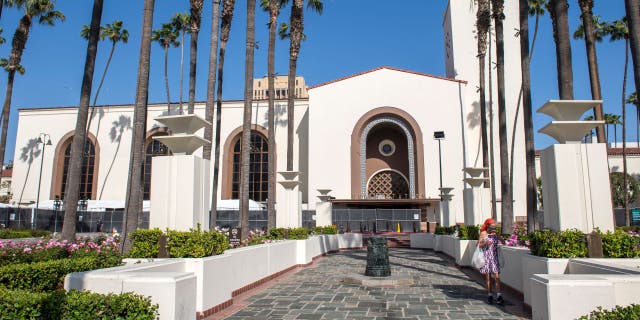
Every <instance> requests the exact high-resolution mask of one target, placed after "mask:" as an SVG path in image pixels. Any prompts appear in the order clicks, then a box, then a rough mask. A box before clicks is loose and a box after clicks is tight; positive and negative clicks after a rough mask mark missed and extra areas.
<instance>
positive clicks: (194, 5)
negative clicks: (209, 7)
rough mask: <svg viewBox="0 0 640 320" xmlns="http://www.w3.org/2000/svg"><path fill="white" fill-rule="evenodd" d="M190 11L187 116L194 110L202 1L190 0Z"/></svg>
mask: <svg viewBox="0 0 640 320" xmlns="http://www.w3.org/2000/svg"><path fill="white" fill-rule="evenodd" d="M190 3H191V11H190V13H189V17H190V23H189V25H190V26H191V37H190V40H191V41H190V42H191V45H190V48H189V105H188V106H187V109H188V112H189V114H192V113H193V111H194V108H195V98H196V71H197V68H196V65H197V60H198V33H200V22H201V20H202V5H203V3H204V0H190Z"/></svg>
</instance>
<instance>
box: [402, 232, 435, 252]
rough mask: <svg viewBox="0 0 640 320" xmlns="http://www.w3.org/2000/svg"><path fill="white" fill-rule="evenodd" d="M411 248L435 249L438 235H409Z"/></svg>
mask: <svg viewBox="0 0 640 320" xmlns="http://www.w3.org/2000/svg"><path fill="white" fill-rule="evenodd" d="M409 241H410V243H411V244H410V245H411V248H416V249H434V248H435V242H436V235H435V234H432V233H412V234H410V235H409Z"/></svg>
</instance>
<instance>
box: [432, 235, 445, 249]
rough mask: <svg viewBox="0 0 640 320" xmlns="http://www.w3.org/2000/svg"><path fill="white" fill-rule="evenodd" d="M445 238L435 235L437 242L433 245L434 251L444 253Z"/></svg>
mask: <svg viewBox="0 0 640 320" xmlns="http://www.w3.org/2000/svg"><path fill="white" fill-rule="evenodd" d="M443 237H444V236H443V235H440V234H436V235H435V240H434V243H433V250H435V251H437V252H442V238H443Z"/></svg>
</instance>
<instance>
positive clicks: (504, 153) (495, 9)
mask: <svg viewBox="0 0 640 320" xmlns="http://www.w3.org/2000/svg"><path fill="white" fill-rule="evenodd" d="M491 4H492V14H493V21H494V26H495V32H496V60H497V74H498V126H499V130H498V131H499V137H500V180H501V190H500V191H501V192H500V193H501V198H502V202H501V211H502V212H501V213H502V216H501V221H502V228H503V230H511V228H512V227H513V201H512V199H513V194H512V187H511V183H510V182H509V181H510V178H509V151H508V145H507V115H506V113H507V111H506V102H505V93H504V91H505V84H504V83H505V79H504V76H505V74H504V33H503V29H504V27H503V22H502V20H504V18H505V17H504V0H491Z"/></svg>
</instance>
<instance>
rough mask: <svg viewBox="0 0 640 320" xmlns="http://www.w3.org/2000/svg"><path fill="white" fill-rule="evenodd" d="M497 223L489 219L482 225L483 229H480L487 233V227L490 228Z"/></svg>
mask: <svg viewBox="0 0 640 320" xmlns="http://www.w3.org/2000/svg"><path fill="white" fill-rule="evenodd" d="M494 223H496V221H495V220H493V218H489V219H487V220H485V221H484V224H482V227H481V228H480V231H481V232H482V231H487V227H489V225H492V224H494Z"/></svg>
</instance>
